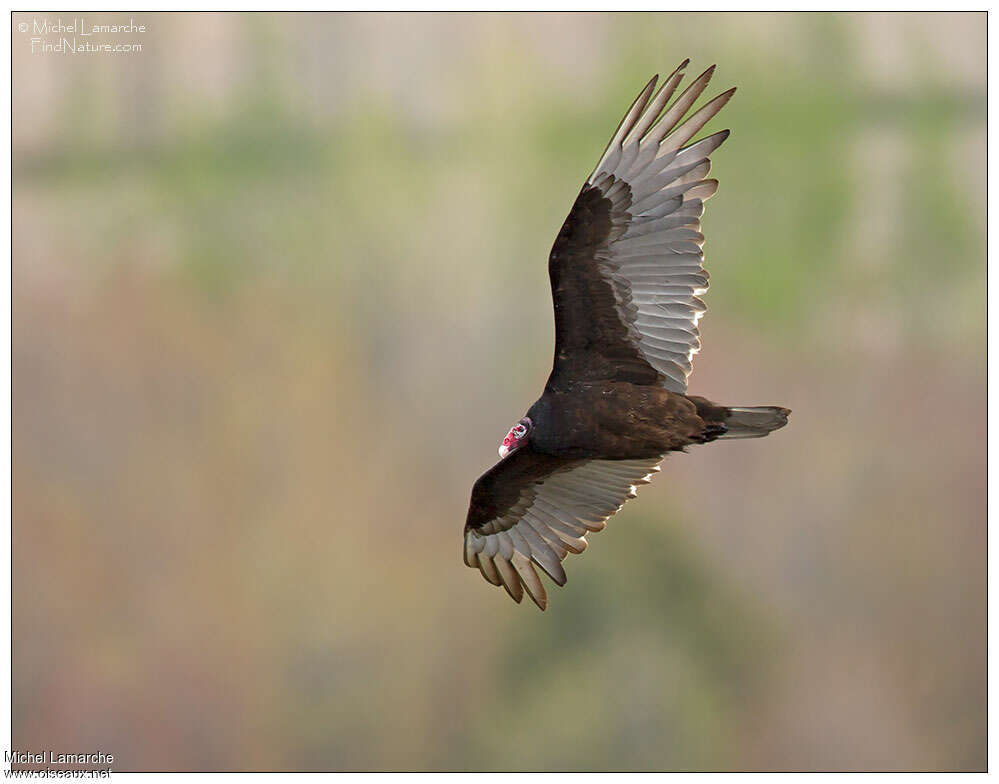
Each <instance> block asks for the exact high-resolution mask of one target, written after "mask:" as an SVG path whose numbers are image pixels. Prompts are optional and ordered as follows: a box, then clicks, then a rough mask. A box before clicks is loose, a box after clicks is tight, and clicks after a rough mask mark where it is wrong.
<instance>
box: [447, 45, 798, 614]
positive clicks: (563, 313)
mask: <svg viewBox="0 0 999 784" xmlns="http://www.w3.org/2000/svg"><path fill="white" fill-rule="evenodd" d="M685 66H686V62H684V63H683V64H682V65H681V66H680V67H679V68H678V69H677V70H676V71H675V72H674V73H673V74H672V75H671V76H670V77H669V79H667V81H666V82H665V83H664V85H663V87H662V89H661V90H660V91H659V92H658V93H657V94H656V95H655V96H654V97H653V96H652V91H653V89H654V87H655V83H656V79H655V78H654V79H653V80H652V81H651V82H650V83H649V84H648V85H647V86H646V88H645V89H644V90H643V91H642V93H641V94H640V95H639V97H638V98H637V99H636V100H635V102H634V104H632V107H631V109H630V110H629V111H628V114H627V115H626V116H625V118H624V120H623V121H622V122H621V125H620V126H619V127H618V130H617V132H616V134H615V135H614V138H613V139H611V142H610V144H608V146H607V150H606V151H605V153H604V155H603V157H602V158H601V159H600V162H599V163H598V164H597V167H596V169H595V170H594V172H593V174H592V175H590V177H589V179H588V180H587V181H586V183H585V184H584V185H583V188H582V190H581V191H580V194H579V196H578V197H577V198H576V201H575V203H574V204H573V207H572V209H571V211H570V213H569V216H568V218H566V221H565V223H564V224H563V226H562V229H561V231H559V233H558V236H557V238H556V240H555V244H554V246H553V247H552V250H551V254H550V256H549V262H548V271H549V277H550V280H551V288H552V298H553V301H554V308H555V357H554V362H553V365H552V372H551V375H550V376H549V378H548V383H547V384H546V385H545V389H544V392H543V394H542V395H541V397H540V398H539V399H538V400H537V401H536V402H535V403H534V405H532V406H531V407H530V409H528V411H527V414H526V416H525V417H524V418H523V419H521V420H520V422H519V423H518V424H517V425H515V426H514V427H513V428H512V429H511V430H510V432H509V433H508V434H507V437H506V438H505V439H504V441H503V445H502V446H501V447H500V456H501V457H502V458H503V459H502V460H501V461H500V462H499V463H497V464H496V465H495V466H494V467H493V468H492V469H490V470H489V471H487V472H486V473H485V474H483V475H482V476H481V477H480V478H479V479H478V481H477V482H476V483H475V486H474V488H473V490H472V499H471V502H470V504H469V511H468V518H467V520H466V524H465V562H466V563H467V564H468V565H469V566H472V567H476V568H478V569H479V570H480V571H481V572H482V574H483V576H484V577H485V578H486V579H487V580H488V581H489V582H491V583H493V584H494V585H502V586H503V587H504V588H505V589H506V590H507V592H508V593H509V594H510V595H511V596H512V597H513V598H514V599H515V600H516V601H518V602H519V601H520V600H521V598H522V596H523V592H524V591H525V590H526V591H527V593H528V594H529V595H530V596H531V598H532V599H533V600H534V601H535V603H537V604H538V606H539V607H541V608H542V609H544V608H545V606H546V605H547V594H546V592H545V589H544V586H543V585H542V583H541V581H540V579H539V577H538V575H537V572H536V571H535V566H538V567H540V568H541V569H542V570H543V571H544V572H545V573H547V574H548V575H549V576H550V577H551V578H552V579H553V580H554V581H555V582H556V583H558V584H559V585H563V584H564V583H565V572H564V570H563V569H562V566H561V561H562V560H563V559H564V558H565V557H566V555H567V554H568V553H570V552H582V550H583V549H584V548H585V547H586V540H585V535H586V533H587V532H589V531H598V530H601V529H602V528H603V527H604V525H605V524H606V520H607V518H608V517H610V516H611V515H613V514H614V513H615V512H616V511H617V510H618V509H620V508H621V505H622V504H623V503H624V501H626V500H627V499H628V498H630V497H633V496H634V495H635V489H636V487H637V486H638V485H640V484H644V483H646V482H648V481H649V479H650V477H651V475H652V474H653V473H655V472H656V471H658V470H659V463H660V461H661V460H662V459H663V457H664V456H665V455H666V454H668V453H669V452H672V451H677V450H682V449H684V448H686V447H687V446H688V445H691V444H700V443H706V442H709V441H714V440H716V439H720V438H754V437H759V436H764V435H766V434H767V433H769V432H771V431H772V430H775V429H777V428H779V427H782V426H783V425H784V424H786V422H787V415H788V413H789V412H788V411H787V409H784V408H781V407H777V406H762V407H748V408H746V407H728V406H720V405H716V404H714V403H712V402H710V401H708V400H706V399H705V398H702V397H695V396H688V395H687V394H686V388H687V376H688V374H689V373H690V367H691V365H690V362H691V357H692V356H693V354H694V353H696V351H697V350H698V348H699V347H700V340H699V333H698V329H697V321H698V320H699V318H700V316H701V314H702V313H703V312H704V310H705V306H704V303H703V302H702V301H701V300H700V299H699V295H700V294H702V293H703V292H704V291H706V290H707V281H708V275H707V272H706V271H705V270H704V268H703V266H702V261H703V254H702V253H701V245H702V244H703V242H704V237H703V235H702V234H701V233H700V220H699V218H700V216H701V213H702V212H703V202H704V201H705V200H706V199H708V198H709V197H710V196H711V195H713V194H714V192H715V190H716V189H717V181H715V180H707V179H704V177H705V175H706V174H707V172H708V170H709V168H710V161H709V160H708V158H707V156H708V155H709V154H710V153H711V152H713V151H714V150H715V149H717V147H718V146H719V145H720V144H721V143H722V142H723V141H724V140H725V139H726V138H727V136H728V131H722V132H720V133H716V134H713V135H711V136H708V137H706V138H704V139H701V140H700V141H698V142H695V143H693V144H688V142H689V141H690V139H691V138H692V137H693V135H694V134H696V133H697V131H698V130H700V128H701V127H703V125H704V124H705V123H706V122H707V121H708V120H710V119H711V117H713V116H714V115H715V114H716V113H717V112H718V111H719V110H720V109H721V107H722V106H724V105H725V103H726V102H727V101H728V99H729V98H730V97H731V95H732V93H733V92H734V88H733V89H732V90H729V91H727V92H725V93H722V94H721V95H719V96H718V97H716V98H715V99H713V100H712V101H709V102H708V103H707V104H705V105H704V106H703V107H702V108H701V109H700V110H698V111H697V112H695V113H694V114H693V115H691V116H690V117H689V118H688V119H687V120H686V121H685V122H683V123H682V124H679V125H678V123H680V120H681V119H683V117H684V115H685V114H686V113H687V111H688V110H689V109H690V108H691V106H692V105H693V103H694V101H695V100H696V99H697V97H698V96H699V95H700V93H701V91H702V90H703V89H704V87H705V85H706V84H707V82H708V80H709V79H710V77H711V74H712V72H713V70H714V68H713V67H712V68H709V69H708V70H707V71H705V72H704V73H703V74H702V75H701V76H699V77H698V78H697V79H696V80H694V82H693V83H692V84H691V86H690V87H689V88H688V89H687V90H686V91H685V92H684V93H683V94H681V95H680V97H679V98H677V100H676V101H675V102H674V103H673V104H672V105H671V106H670V107H669V108H668V109H667V108H666V104H667V102H668V101H669V99H670V98H671V97H672V94H673V92H674V91H675V89H676V87H677V85H678V84H679V82H680V80H681V79H682V70H683V68H684V67H685ZM664 110H665V111H664Z"/></svg>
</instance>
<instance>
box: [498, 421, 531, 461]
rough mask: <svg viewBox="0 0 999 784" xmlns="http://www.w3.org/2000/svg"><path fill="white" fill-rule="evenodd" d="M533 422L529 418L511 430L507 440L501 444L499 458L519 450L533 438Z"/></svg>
mask: <svg viewBox="0 0 999 784" xmlns="http://www.w3.org/2000/svg"><path fill="white" fill-rule="evenodd" d="M531 427H532V424H531V420H530V419H528V418H527V417H524V418H523V419H521V420H520V421H519V422H518V423H517V424H515V425H514V426H513V427H511V428H510V432H509V433H507V434H506V438H504V439H503V443H502V444H500V448H499V456H500V457H506V456H507V455H508V454H510V453H511V452H512V451H513V450H514V449H518V448H519V447H521V446H523V445H524V444H526V443H527V439H528V438H530V436H531Z"/></svg>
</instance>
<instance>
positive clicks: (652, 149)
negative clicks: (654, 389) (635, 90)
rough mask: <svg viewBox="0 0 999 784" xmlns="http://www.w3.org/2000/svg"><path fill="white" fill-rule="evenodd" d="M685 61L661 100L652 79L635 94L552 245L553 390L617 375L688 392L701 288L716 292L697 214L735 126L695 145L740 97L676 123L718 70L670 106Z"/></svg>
mask: <svg viewBox="0 0 999 784" xmlns="http://www.w3.org/2000/svg"><path fill="white" fill-rule="evenodd" d="M686 65H687V61H684V62H683V63H682V64H681V65H680V67H679V68H677V70H676V71H675V72H674V73H673V74H672V75H671V76H670V77H669V78H668V79H667V80H666V82H665V83H664V84H663V86H662V88H661V89H660V90H659V92H658V93H656V94H655V95H654V96H653V91H654V90H655V86H656V82H657V79H658V77H653V78H652V80H651V81H650V82H649V83H648V84H647V85H646V87H645V89H644V90H642V92H641V94H640V95H639V96H638V98H636V99H635V102H634V103H633V104H632V106H631V108H630V109H629V110H628V113H627V114H626V115H625V117H624V119H623V120H622V121H621V125H620V126H619V127H618V129H617V132H616V133H615V134H614V136H613V138H612V139H611V141H610V144H608V145H607V150H606V151H605V152H604V154H603V156H602V157H601V159H600V162H599V163H598V164H597V167H596V169H595V170H594V171H593V174H591V175H590V177H589V179H588V180H587V181H586V183H585V184H584V185H583V189H582V191H580V194H579V196H578V197H577V199H576V202H575V204H573V206H572V211H571V212H570V213H569V217H568V218H566V221H565V224H564V225H563V226H562V230H561V231H560V232H559V235H558V237H557V238H556V240H555V245H554V246H553V247H552V252H551V256H550V257H549V261H548V273H549V277H550V278H551V285H552V298H553V300H554V304H555V362H554V366H553V368H552V373H551V376H550V377H549V379H548V388H549V389H567V388H570V387H572V385H573V384H574V383H578V382H580V381H594V380H608V379H615V380H622V381H630V382H631V383H634V384H656V385H662V386H665V387H666V388H667V389H670V390H672V391H674V392H681V393H682V392H686V389H687V376H688V375H689V374H690V369H691V357H692V356H693V355H694V354H695V353H696V352H697V350H698V349H699V348H700V338H699V332H698V329H697V321H698V319H699V318H700V317H701V314H702V313H703V312H704V310H705V306H704V303H703V302H702V301H701V300H700V299H698V295H699V294H703V293H704V292H705V291H707V288H708V273H707V272H706V271H705V270H704V267H703V266H702V262H703V260H704V254H703V253H702V252H701V246H702V245H703V243H704V236H703V235H702V234H701V232H700V228H701V225H700V220H699V219H700V217H701V214H702V213H703V211H704V202H705V201H706V200H707V199H708V198H710V197H711V196H712V195H714V193H715V190H716V189H717V187H718V181H717V180H709V179H705V177H706V176H707V174H708V171H709V169H710V168H711V162H710V160H709V158H708V156H709V155H710V154H711V153H712V152H714V151H715V150H716V149H717V148H718V146H719V145H720V144H721V143H722V142H723V141H725V139H726V138H727V137H728V131H720V132H719V133H716V134H713V135H711V136H708V137H706V138H704V139H701V140H700V141H698V142H696V143H694V144H688V142H690V140H691V139H692V138H693V136H694V135H695V134H696V133H697V132H698V131H699V130H701V128H702V127H703V126H704V125H705V123H707V122H708V120H710V119H711V118H712V117H714V115H715V114H717V113H718V111H719V110H720V109H721V108H722V107H723V106H724V105H725V104H726V103H727V102H728V100H729V98H731V97H732V93H734V92H735V88H734V87H733V88H732V89H730V90H727V91H725V92H723V93H722V94H721V95H719V96H717V97H716V98H714V99H712V100H711V101H708V102H707V103H706V104H705V105H704V106H702V107H701V108H700V109H699V110H698V111H696V112H695V113H694V114H692V115H691V116H690V117H689V118H688V119H687V120H686V121H684V122H683V123H682V124H678V123H680V121H681V120H682V119H683V117H684V116H685V115H686V114H687V112H688V111H689V110H690V108H691V106H693V104H694V102H695V101H696V100H697V98H698V97H699V96H700V94H701V93H702V92H703V90H704V88H705V87H706V86H707V83H708V81H709V80H710V79H711V75H712V73H713V72H714V66H712V67H711V68H709V69H708V70H707V71H705V72H704V73H703V74H701V75H700V76H699V77H697V79H695V80H694V81H693V82H692V83H691V85H690V86H689V87H688V88H687V89H686V91H685V92H683V93H682V94H681V95H680V97H679V98H677V99H676V100H675V101H674V102H673V103H672V105H671V106H669V108H666V104H667V103H668V102H669V100H670V98H671V97H672V96H673V93H674V92H675V91H676V88H677V86H678V85H679V84H680V81H681V80H682V79H683V68H684V67H685V66H686Z"/></svg>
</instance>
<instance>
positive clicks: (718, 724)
mask: <svg viewBox="0 0 999 784" xmlns="http://www.w3.org/2000/svg"><path fill="white" fill-rule="evenodd" d="M47 18H48V19H49V21H51V22H55V21H56V17H55V16H50V17H47ZM70 18H71V17H70ZM133 18H134V21H135V23H136V24H142V25H145V26H146V31H145V32H144V33H113V34H106V35H98V36H95V37H94V38H92V39H90V40H92V41H95V42H108V43H112V44H118V43H127V44H131V43H140V44H141V45H142V49H141V51H136V52H131V53H98V54H79V53H78V54H76V55H72V54H65V55H64V54H60V53H58V52H52V51H49V52H36V53H32V44H31V38H32V37H40V38H44V39H46V41H48V42H49V43H54V42H57V41H58V40H59V38H60V37H65V36H64V35H60V34H49V35H44V36H34V35H33V34H32V33H30V32H29V33H22V32H19V29H20V28H19V25H20V24H26V25H32V24H33V23H34V21H35V20H38V21H43V20H45V19H46V17H43V16H40V15H39V16H31V15H26V14H14V16H13V21H12V24H13V27H14V30H13V249H14V250H13V273H12V274H13V352H14V354H13V356H14V360H13V361H14V371H13V416H14V423H13V424H14V436H13V440H14V444H13V454H14V470H13V483H14V485H13V486H14V496H13V498H14V504H13V505H14V509H13V513H14V523H13V526H14V585H13V591H14V593H13V598H14V660H13V661H14V672H13V745H14V748H17V749H42V748H44V749H53V750H55V751H57V752H70V751H71V752H84V751H88V752H89V751H96V750H101V751H104V752H105V753H112V754H114V756H115V768H116V769H119V770H144V769H157V770H190V769H203V770H204V769H208V770H214V769H221V770H230V769H234V770H247V769H289V770H310V769H336V770H350V769H379V770H381V769H389V770H398V769H404V770H424V769H455V770H463V769H487V770H552V769H556V770H586V769H592V770H604V769H621V770H646V769H667V770H674V769H691V770H700V769H719V770H729V769H768V770H769V769H834V770H852V769H868V768H875V769H889V770H894V769H960V770H968V769H974V770H982V769H984V768H985V766H986V692H985V686H986V636H985V635H986V548H985V544H986V515H985V512H986V509H985V503H986V501H985V490H986V484H985V483H986V477H985V461H986V440H985V436H984V426H985V417H986V385H985V315H986V308H985V304H986V302H985V286H984V282H985V196H986V184H985V154H986V126H985V123H986V84H985V78H986V71H985V55H986V49H985V35H986V24H985V15H984V14H950V15H948V14H944V15H940V14H936V15H906V14H888V15H861V14H856V15H818V14H809V15H769V14H758V15H726V14H703V15H570V16H562V15H519V14H509V15H490V14H484V15H460V14H454V15H435V14H423V15H301V16H293V15H265V14H258V15H247V16H241V15H212V14H191V15H184V14H178V15H157V14H141V15H135V16H134V17H133ZM63 22H64V23H68V22H69V18H64V19H63ZM126 23H128V16H127V15H121V14H114V15H100V16H89V15H88V16H86V17H85V18H84V25H85V26H86V28H87V29H89V28H90V27H91V26H92V25H95V24H96V25H109V24H126ZM68 37H69V38H72V37H73V36H72V35H69V36H68ZM78 40H82V39H79V36H78ZM684 57H691V58H692V60H693V63H692V66H691V68H690V69H689V70H688V73H690V74H691V75H694V74H696V73H699V72H700V70H701V69H703V68H705V67H707V66H708V65H710V64H712V63H718V71H717V74H716V76H715V78H714V81H713V84H712V85H711V88H709V95H713V94H715V93H717V92H720V91H721V90H722V89H724V88H726V87H728V86H730V85H733V84H735V85H738V86H739V93H738V94H737V95H736V97H735V99H734V100H733V101H732V103H731V104H729V106H728V107H727V108H726V109H725V110H724V112H723V113H722V115H721V116H720V117H719V118H717V119H716V120H715V121H714V122H713V123H712V124H711V125H709V126H708V128H707V129H705V131H704V133H710V132H712V131H714V130H719V129H721V128H725V127H731V128H732V129H733V134H732V137H731V139H729V141H728V142H727V143H726V144H725V146H724V147H722V148H721V150H720V151H719V152H718V153H716V154H715V155H714V168H713V172H712V175H713V176H717V177H718V178H719V179H720V180H721V189H720V191H719V194H718V196H716V197H715V199H713V200H712V202H711V203H710V205H709V206H708V209H707V212H706V215H705V219H704V227H705V228H704V232H705V234H706V235H707V238H708V240H707V244H706V247H705V250H706V255H707V265H708V267H709V269H710V271H711V273H712V287H711V291H710V292H709V293H708V295H707V297H706V300H707V303H708V305H709V308H710V310H709V313H708V315H707V317H706V318H705V319H704V320H703V321H702V322H701V326H702V331H703V338H704V349H703V351H702V352H701V354H700V355H699V358H698V360H697V362H696V364H695V370H694V374H693V376H692V378H691V384H690V388H691V391H692V393H695V394H703V395H706V396H708V397H711V398H714V399H716V400H719V401H720V402H723V403H730V404H767V403H774V404H782V405H786V406H788V407H790V408H791V409H793V411H794V414H793V417H792V419H791V423H790V426H789V427H788V428H786V429H785V430H782V431H781V432H779V433H777V434H775V435H774V436H771V437H770V438H768V439H764V440H758V441H742V442H734V443H731V442H730V443H722V444H715V445H712V446H710V447H707V448H694V449H692V450H691V451H690V453H689V454H686V455H674V456H671V457H670V458H669V459H668V460H667V461H666V463H665V464H664V466H663V472H662V473H661V474H660V475H659V476H658V478H657V480H656V481H655V482H654V483H653V484H652V485H651V486H650V487H648V488H646V489H645V490H643V491H642V494H641V498H640V500H639V501H638V502H637V503H634V504H629V505H628V506H627V507H626V508H625V509H624V510H623V511H622V512H621V513H620V514H619V515H618V516H617V517H615V518H613V520H612V521H611V523H610V525H609V526H608V527H607V530H606V531H604V532H603V533H600V534H598V535H594V536H591V537H590V542H591V545H590V548H589V551H588V552H587V554H586V555H585V556H581V557H578V558H571V559H570V560H569V562H568V563H567V568H568V573H569V584H568V586H567V587H566V588H564V589H555V590H553V591H552V592H551V594H552V596H551V604H550V607H549V610H548V612H546V613H544V614H542V613H540V612H538V611H537V610H535V609H534V608H533V607H531V606H516V605H514V604H513V602H511V601H510V600H509V599H508V598H507V597H506V596H505V594H504V593H503V592H502V591H501V590H499V589H496V588H493V587H491V586H489V585H488V584H486V583H485V582H484V581H483V580H482V578H481V576H480V575H479V574H478V573H477V572H473V571H472V570H469V569H467V568H466V567H465V566H464V565H463V564H462V560H461V542H462V526H463V523H464V515H465V511H466V507H467V503H468V496H469V492H470V488H471V485H472V482H473V481H474V480H475V478H476V477H477V476H478V475H479V474H480V473H481V472H482V471H484V470H485V469H486V468H488V467H489V466H491V465H492V464H493V462H494V461H495V460H496V447H497V445H498V443H499V441H500V440H501V439H502V437H503V435H504V434H505V433H506V431H507V429H508V428H509V427H510V426H511V424H512V423H514V422H515V421H516V420H517V419H518V418H519V417H521V416H522V415H523V412H524V411H525V410H526V409H527V407H528V406H529V405H530V404H531V403H532V402H533V401H534V399H535V398H536V397H537V395H538V394H540V391H541V388H542V386H543V384H544V381H545V378H546V377H547V373H548V370H549V369H550V364H551V353H552V344H553V323H552V314H551V299H550V292H549V289H548V279H547V270H546V260H547V254H548V251H549V249H550V247H551V243H552V241H553V239H554V237H555V235H556V233H557V231H558V229H559V227H560V226H561V223H562V221H563V219H564V218H565V216H566V214H567V213H568V210H569V207H570V205H571V203H572V201H573V199H574V197H575V195H576V193H577V192H578V189H579V187H580V185H581V184H582V182H583V180H584V179H585V177H586V175H587V174H588V173H589V172H590V171H591V169H592V167H593V165H594V164H595V162H596V160H597V158H598V157H599V155H600V153H601V151H602V150H603V148H604V145H605V143H606V141H607V139H608V138H609V137H610V135H611V133H612V132H613V130H614V128H615V127H616V125H617V123H618V121H619V120H620V118H621V115H622V114H623V113H624V111H625V109H626V108H627V106H628V104H629V103H630V101H631V100H632V99H633V97H634V96H635V94H637V92H638V91H639V89H640V88H641V87H642V86H643V85H644V83H645V82H646V80H647V79H648V78H649V76H650V75H651V74H652V73H656V72H658V73H668V72H669V71H671V70H672V69H673V68H674V67H675V65H676V64H677V63H678V62H679V61H680V60H682V59H683V58H684ZM712 88H713V92H711V90H712Z"/></svg>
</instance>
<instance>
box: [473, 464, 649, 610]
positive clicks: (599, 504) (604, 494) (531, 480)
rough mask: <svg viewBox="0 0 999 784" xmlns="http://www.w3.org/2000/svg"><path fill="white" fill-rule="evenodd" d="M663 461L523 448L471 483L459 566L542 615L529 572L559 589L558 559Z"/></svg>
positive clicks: (536, 582)
mask: <svg viewBox="0 0 999 784" xmlns="http://www.w3.org/2000/svg"><path fill="white" fill-rule="evenodd" d="M661 460H662V458H661V457H655V458H646V459H641V460H570V459H566V458H561V457H555V456H553V455H545V454H541V453H538V452H535V451H534V450H532V449H531V448H530V447H529V446H528V447H522V448H520V449H518V450H517V451H515V452H513V453H512V454H510V456H509V457H507V458H505V459H503V460H501V461H500V462H499V463H497V464H496V465H495V466H493V467H492V468H491V469H489V471H487V472H486V473H484V474H483V475H482V476H481V477H479V479H478V481H476V483H475V486H474V487H473V488H472V500H471V503H470V504H469V507H468V519H467V521H466V522H465V563H466V564H468V565H469V566H471V567H472V568H473V569H474V568H478V569H479V571H481V572H482V576H483V577H485V578H486V580H488V581H489V582H491V583H492V584H493V585H502V586H503V587H504V588H506V591H507V593H509V594H510V596H511V597H512V598H513V600H514V601H515V602H518V603H519V602H520V600H521V599H522V598H523V596H524V591H525V590H526V591H527V594H528V595H529V596H530V597H531V599H533V600H534V603H535V604H537V605H538V607H540V608H541V609H542V610H543V609H545V607H547V605H548V594H547V593H546V592H545V588H544V585H542V583H541V579H540V578H539V577H538V573H537V572H536V571H535V569H534V566H535V565H537V566H540V567H541V569H542V570H543V571H544V572H545V573H546V574H547V575H548V576H549V577H551V578H552V580H554V581H555V582H556V583H557V584H558V585H565V581H566V576H565V570H564V569H563V568H562V560H563V559H564V558H565V557H566V555H568V554H569V553H581V552H583V550H585V549H586V534H587V533H588V532H590V531H601V530H603V528H604V526H605V525H606V524H607V518H608V517H610V516H611V515H612V514H614V513H615V512H617V511H618V510H619V509H620V508H621V506H622V505H623V504H624V502H625V501H627V500H628V499H629V498H634V497H635V488H636V487H637V486H638V485H643V484H647V483H648V482H649V479H650V478H651V475H652V474H654V473H655V472H657V471H658V470H659V462H660V461H661Z"/></svg>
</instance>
